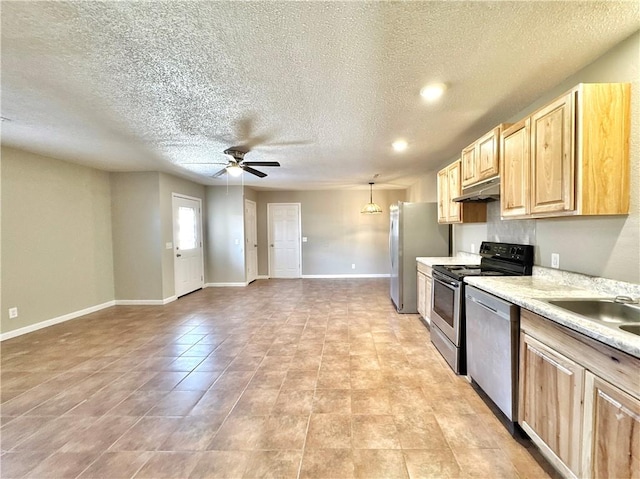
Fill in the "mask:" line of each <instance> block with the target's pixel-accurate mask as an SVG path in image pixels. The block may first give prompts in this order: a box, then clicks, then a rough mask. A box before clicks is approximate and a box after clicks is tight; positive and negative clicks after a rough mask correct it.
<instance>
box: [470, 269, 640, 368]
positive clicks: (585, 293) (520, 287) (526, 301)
mask: <svg viewBox="0 0 640 479" xmlns="http://www.w3.org/2000/svg"><path fill="white" fill-rule="evenodd" d="M464 281H465V283H468V284H470V285H473V286H476V287H478V288H479V289H482V290H484V291H486V292H488V293H491V294H494V295H495V296H498V297H500V298H502V299H504V300H506V301H509V302H511V303H514V304H517V305H518V306H520V307H522V308H525V309H528V310H529V311H533V312H534V313H537V314H539V315H540V316H544V317H545V318H547V319H549V320H551V321H554V322H556V323H558V324H561V325H563V326H566V327H567V328H569V329H572V330H574V331H577V332H579V333H582V334H584V335H585V336H588V337H590V338H593V339H596V340H598V341H600V342H602V343H605V344H608V345H609V346H612V347H614V348H616V349H619V350H621V351H624V352H626V353H628V354H631V355H633V356H635V357H638V358H640V336H636V335H634V334H632V333H628V332H626V331H621V330H618V329H616V328H610V327H607V326H604V325H602V324H600V323H598V322H596V321H590V320H589V319H586V318H584V317H583V316H580V315H578V314H574V313H572V312H570V311H567V310H565V309H562V308H559V307H557V306H554V305H552V304H549V303H546V302H544V301H540V299H552V298H602V297H609V298H611V297H613V296H615V294H614V295H611V294H604V293H602V292H598V291H596V290H595V288H594V289H585V288H584V287H579V286H573V285H571V284H567V283H564V282H558V281H553V280H551V279H549V278H546V277H539V276H535V275H534V276H508V277H504V276H502V277H499V278H497V277H486V276H485V277H483V276H468V277H466V278H464ZM618 294H625V293H624V292H620V293H618Z"/></svg>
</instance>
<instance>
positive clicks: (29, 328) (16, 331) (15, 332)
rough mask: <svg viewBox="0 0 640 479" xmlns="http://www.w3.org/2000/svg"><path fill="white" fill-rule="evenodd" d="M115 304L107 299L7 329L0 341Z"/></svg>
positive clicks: (0, 335)
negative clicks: (71, 311) (83, 307)
mask: <svg viewBox="0 0 640 479" xmlns="http://www.w3.org/2000/svg"><path fill="white" fill-rule="evenodd" d="M115 305H116V302H115V301H107V302H106V303H102V304H97V305H95V306H90V307H88V308H85V309H81V310H79V311H74V312H73V313H67V314H63V315H62V316H58V317H56V318H51V319H47V320H45V321H40V322H39V323H35V324H30V325H29V326H25V327H23V328H18V329H14V330H13V331H7V332H6V333H2V334H0V341H4V340H6V339H11V338H15V337H18V336H22V335H23V334H27V333H32V332H33V331H37V330H39V329H42V328H47V327H49V326H53V325H54V324H58V323H64V322H65V321H69V320H70V319H75V318H79V317H80V316H84V315H85V314H89V313H95V312H96V311H100V310H101V309H105V308H110V307H111V306H115Z"/></svg>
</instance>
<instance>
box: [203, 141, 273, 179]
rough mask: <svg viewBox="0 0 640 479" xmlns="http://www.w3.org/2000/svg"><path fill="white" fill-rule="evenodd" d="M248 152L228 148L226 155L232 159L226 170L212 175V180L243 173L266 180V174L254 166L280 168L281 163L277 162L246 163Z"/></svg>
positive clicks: (223, 169) (225, 151)
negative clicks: (225, 175) (245, 157)
mask: <svg viewBox="0 0 640 479" xmlns="http://www.w3.org/2000/svg"><path fill="white" fill-rule="evenodd" d="M247 153H248V151H244V150H241V149H239V148H237V147H233V148H227V149H226V150H224V154H225V155H228V156H230V157H231V158H230V159H229V161H228V162H227V164H226V165H225V167H224V168H222V169H221V170H220V171H218V172H217V173H215V174H213V175H211V177H212V178H218V177H219V176H222V175H224V174H225V173H228V174H229V175H231V176H240V175H241V174H242V172H243V171H246V172H247V173H251V174H252V175H255V176H258V177H260V178H264V177H265V176H267V174H266V173H263V172H262V171H258V170H256V169H254V168H251V167H252V166H280V163H278V162H277V161H245V159H244V155H246V154H247ZM221 164H222V163H221Z"/></svg>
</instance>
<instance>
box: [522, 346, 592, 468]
mask: <svg viewBox="0 0 640 479" xmlns="http://www.w3.org/2000/svg"><path fill="white" fill-rule="evenodd" d="M520 354H521V366H520V382H521V387H520V392H521V399H520V400H521V403H522V407H521V408H520V426H521V427H522V429H524V431H525V432H526V433H527V434H529V436H530V437H531V438H532V439H533V440H534V442H536V443H537V444H538V445H539V447H540V448H541V449H544V450H543V452H545V453H546V455H547V456H548V455H549V454H551V455H552V456H555V457H557V458H558V459H559V460H560V462H558V461H553V462H554V463H555V466H556V467H557V468H558V469H561V470H562V472H564V473H565V474H566V473H567V472H569V471H578V470H579V466H580V440H579V438H580V428H581V426H582V388H583V382H584V371H585V370H584V368H583V367H582V366H580V365H579V364H577V363H575V362H574V361H571V360H570V359H569V358H567V357H565V356H563V355H562V354H560V353H558V352H556V351H554V350H553V349H551V348H549V347H548V346H546V345H545V344H543V343H541V342H540V341H537V340H536V339H534V338H532V337H531V336H528V335H526V334H523V335H522V337H521V339H520ZM565 468H567V469H568V470H564V469H565Z"/></svg>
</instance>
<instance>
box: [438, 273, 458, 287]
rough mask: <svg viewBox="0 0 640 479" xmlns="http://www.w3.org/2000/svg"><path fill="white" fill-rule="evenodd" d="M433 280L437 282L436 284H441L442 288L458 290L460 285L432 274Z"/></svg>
mask: <svg viewBox="0 0 640 479" xmlns="http://www.w3.org/2000/svg"><path fill="white" fill-rule="evenodd" d="M432 275H433V280H434V281H437V282H438V283H440V284H442V285H443V286H446V287H447V288H449V289H454V288H459V287H460V283H459V282H457V281H451V280H449V279H446V278H445V277H444V276H442V275H440V274H438V273H436V272H434V273H433V274H432Z"/></svg>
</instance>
